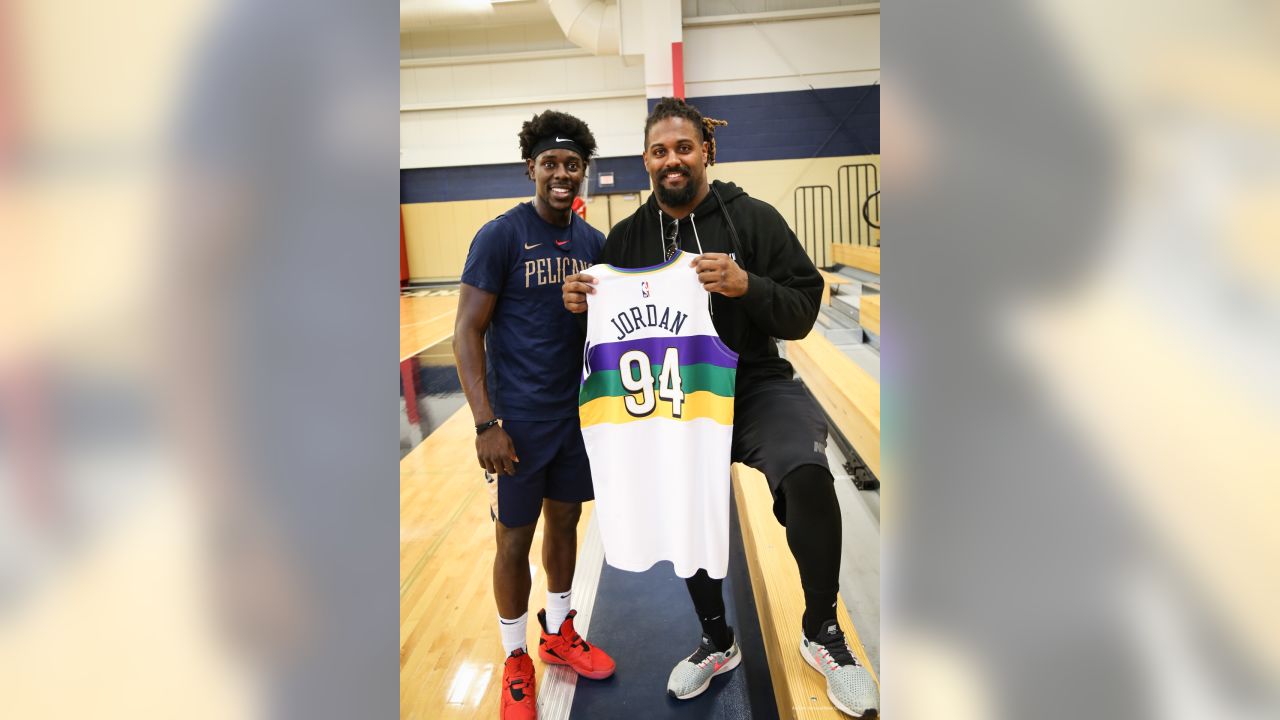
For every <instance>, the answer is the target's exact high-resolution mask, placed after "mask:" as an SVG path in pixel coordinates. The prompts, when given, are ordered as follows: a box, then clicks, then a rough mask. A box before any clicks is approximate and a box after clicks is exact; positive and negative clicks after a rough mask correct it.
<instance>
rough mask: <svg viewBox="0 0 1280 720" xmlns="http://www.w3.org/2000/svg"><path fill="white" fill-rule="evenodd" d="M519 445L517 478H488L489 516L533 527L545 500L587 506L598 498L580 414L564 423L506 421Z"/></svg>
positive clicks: (502, 476)
mask: <svg viewBox="0 0 1280 720" xmlns="http://www.w3.org/2000/svg"><path fill="white" fill-rule="evenodd" d="M502 429H503V430H506V431H507V435H510V436H511V443H512V444H513V445H515V448H516V457H518V458H520V462H518V463H516V464H515V471H516V474H515V475H501V476H495V475H491V474H489V473H487V472H486V473H485V474H484V475H485V478H484V479H485V484H486V485H487V486H488V488H489V514H490V516H491V517H493V518H496V519H498V520H501V521H502V524H503V525H506V526H507V527H512V528H513V527H520V526H522V525H528V524H529V523H531V522H534V521H536V520H537V519H538V516H539V515H541V514H542V499H543V498H550V499H552V500H559V501H561V502H586V501H587V500H591V499H593V498H594V497H595V494H594V492H593V490H592V487H591V464H590V463H589V462H587V449H586V447H585V446H584V445H583V444H582V430H581V429H579V427H578V417H577V416H576V415H575V416H573V417H570V418H565V419H562V420H538V421H533V420H504V421H502Z"/></svg>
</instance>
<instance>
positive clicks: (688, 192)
mask: <svg viewBox="0 0 1280 720" xmlns="http://www.w3.org/2000/svg"><path fill="white" fill-rule="evenodd" d="M684 177H685V182H684V187H683V188H669V187H667V186H665V185H663V184H662V182H661V181H657V182H655V183H654V184H653V187H654V192H656V193H657V194H658V200H660V201H661V202H662V204H663V205H667V206H669V207H683V206H685V205H688V204H689V203H690V202H693V197H694V196H695V195H697V194H698V188H697V186H696V185H694V183H693V175H692V173H689V172H686V173H685V176H684Z"/></svg>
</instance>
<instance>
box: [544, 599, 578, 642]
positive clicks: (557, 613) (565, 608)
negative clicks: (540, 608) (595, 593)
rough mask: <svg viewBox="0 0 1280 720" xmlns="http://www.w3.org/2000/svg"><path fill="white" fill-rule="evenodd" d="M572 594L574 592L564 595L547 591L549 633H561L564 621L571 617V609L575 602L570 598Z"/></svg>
mask: <svg viewBox="0 0 1280 720" xmlns="http://www.w3.org/2000/svg"><path fill="white" fill-rule="evenodd" d="M572 594H573V591H572V590H568V591H565V592H562V593H558V592H551V591H550V590H548V591H547V632H549V633H552V634H555V633H558V632H560V626H561V625H562V624H564V619H565V618H567V617H569V607H570V606H571V605H572V601H573V599H572V598H570V597H569V596H570V595H572Z"/></svg>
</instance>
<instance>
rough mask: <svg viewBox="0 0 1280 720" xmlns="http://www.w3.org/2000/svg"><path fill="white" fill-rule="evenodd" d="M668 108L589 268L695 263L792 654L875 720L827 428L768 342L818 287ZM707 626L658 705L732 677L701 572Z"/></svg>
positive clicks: (690, 114)
mask: <svg viewBox="0 0 1280 720" xmlns="http://www.w3.org/2000/svg"><path fill="white" fill-rule="evenodd" d="M724 124H725V123H724V122H723V121H720V120H713V119H711V118H704V117H703V116H702V113H700V112H699V111H698V109H697V108H695V107H693V106H692V105H689V104H687V103H685V102H684V101H683V100H680V99H676V98H664V99H662V100H661V101H660V102H659V103H658V104H657V105H656V106H655V107H654V109H653V111H652V112H651V113H650V114H649V117H648V119H647V120H646V122H645V151H644V162H645V167H646V168H647V169H648V171H649V177H650V179H651V181H652V183H653V189H654V192H653V195H652V196H651V197H650V198H649V201H648V202H647V203H645V204H644V206H642V207H641V208H640V209H639V210H637V211H636V213H635V214H634V215H632V216H631V217H629V218H626V219H625V220H622V221H621V222H619V223H618V224H617V225H615V226H614V228H613V230H611V231H610V232H609V237H608V239H607V240H606V241H605V245H604V248H603V250H602V251H601V253H600V255H599V256H598V257H597V259H596V262H598V263H608V264H610V265H614V266H616V267H622V268H639V267H648V266H652V265H655V264H659V263H662V262H665V261H666V260H669V259H670V258H671V257H673V256H674V255H675V254H676V253H677V252H678V251H680V250H688V251H690V252H696V253H697V254H698V257H697V258H696V259H695V260H694V261H693V264H694V266H695V267H696V268H697V271H698V279H699V280H700V281H701V282H702V285H703V288H704V289H706V291H707V292H709V293H711V312H712V315H713V319H714V323H715V327H716V331H717V332H718V333H719V335H720V338H721V339H722V340H723V341H724V342H725V344H727V345H728V346H729V347H730V348H731V349H732V350H734V351H736V352H737V353H738V374H737V383H736V388H735V392H734V396H735V399H734V432H733V449H732V459H733V461H734V462H742V463H745V464H747V465H749V466H751V467H754V468H756V469H758V470H760V471H761V472H763V473H764V475H765V477H766V478H767V479H768V482H769V488H770V490H771V491H772V493H773V497H774V507H773V510H774V514H775V515H776V516H777V518H778V520H779V521H780V522H782V524H783V525H785V526H786V528H787V544H788V545H789V546H790V548H791V552H792V555H794V556H795V559H796V564H797V565H798V566H799V569H800V583H801V585H802V586H803V589H804V595H805V612H804V617H803V619H802V622H801V625H802V627H801V630H802V633H803V634H802V637H801V640H800V650H801V653H802V654H803V655H804V658H805V660H806V661H807V662H808V663H809V665H810V666H812V667H814V668H815V669H817V670H818V671H819V672H821V673H822V674H823V675H824V676H825V677H826V678H827V695H828V697H829V698H830V699H831V700H832V702H833V703H834V704H835V705H836V707H838V708H839V709H841V710H842V711H844V712H846V713H848V714H850V715H854V716H862V715H863V714H864V713H868V714H872V715H874V714H875V713H876V712H878V708H879V693H878V691H877V689H876V686H875V683H874V682H873V681H872V679H871V676H870V674H869V673H868V672H867V671H866V669H865V668H863V667H862V666H860V665H859V664H858V662H857V660H856V659H855V658H854V656H853V654H852V653H851V652H850V651H849V647H848V645H847V644H846V642H845V637H844V634H843V633H842V632H841V631H840V628H839V625H838V623H837V622H836V619H835V618H836V611H835V604H836V593H837V591H838V590H839V577H838V576H839V572H840V547H841V524H840V505H839V501H838V500H837V499H836V494H835V488H834V484H833V479H832V475H831V471H830V469H829V467H828V465H827V458H826V452H825V449H826V439H827V424H826V421H825V419H824V418H823V416H822V413H821V411H820V410H819V409H818V408H817V406H816V405H815V404H814V402H813V400H812V398H810V397H809V395H808V394H807V393H806V392H805V390H804V388H803V387H802V386H801V385H800V384H799V382H798V381H796V380H794V379H793V374H794V373H793V370H792V367H791V364H790V363H789V362H787V361H786V360H785V359H783V358H781V357H779V356H778V346H777V342H776V340H775V339H784V340H797V339H800V338H803V337H804V336H806V335H808V334H809V331H810V330H811V329H812V328H813V323H814V321H815V320H816V319H817V316H818V304H819V301H820V298H821V296H822V285H823V280H822V277H821V276H820V275H819V274H818V270H817V268H815V267H814V265H813V262H812V261H810V260H809V257H808V255H807V254H806V253H805V251H804V249H803V248H802V247H801V245H800V243H799V241H798V240H797V239H796V236H795V234H794V233H793V232H792V231H791V229H790V228H789V227H788V226H787V223H786V221H785V220H784V219H783V218H782V215H781V214H779V213H778V211H777V210H776V209H775V208H774V207H773V206H771V205H769V204H768V203H765V202H762V201H760V200H756V199H755V198H752V197H750V196H748V195H747V194H746V192H744V191H743V190H741V189H740V188H738V186H736V185H734V184H733V183H724V182H721V181H719V180H717V181H715V182H713V183H708V182H707V174H706V168H707V167H708V166H710V165H712V164H714V163H715V128H716V126H718V125H724ZM594 283H595V279H594V278H591V277H590V276H588V275H585V274H577V275H571V276H569V277H568V278H567V279H566V281H565V284H564V287H563V295H564V304H565V307H566V308H568V309H569V310H570V311H572V312H575V313H582V312H585V311H586V309H587V303H586V295H587V294H590V293H594V288H593V287H592V285H593V284H594ZM686 583H687V585H688V589H689V595H690V597H691V598H692V600H693V605H694V609H695V610H696V611H697V613H698V618H699V620H700V621H701V623H702V629H703V637H702V641H701V643H700V645H699V647H698V649H697V650H696V651H695V652H694V653H693V654H692V655H691V656H689V657H688V658H686V659H684V660H682V661H681V662H680V663H678V664H677V665H676V667H675V669H674V670H672V673H671V677H670V679H669V681H668V683H667V693H668V694H669V695H671V696H672V697H675V698H679V699H688V698H691V697H694V696H696V695H698V694H701V693H702V692H703V691H704V690H706V689H707V687H708V686H709V685H710V683H711V678H712V677H713V676H714V675H718V674H721V673H723V672H728V671H729V670H731V669H733V668H734V667H736V666H737V665H738V662H739V649H738V644H737V642H736V641H735V640H734V635H733V629H732V628H730V627H729V626H728V624H727V623H726V621H725V615H724V611H725V608H724V595H723V590H722V587H721V586H722V584H723V579H715V578H711V577H710V576H708V575H707V572H706V571H705V570H699V571H698V572H697V573H696V574H695V575H693V576H692V577H690V578H688V579H687V581H686Z"/></svg>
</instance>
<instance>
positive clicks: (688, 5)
mask: <svg viewBox="0 0 1280 720" xmlns="http://www.w3.org/2000/svg"><path fill="white" fill-rule="evenodd" d="M876 1H877V0H681V3H680V5H681V9H682V10H683V11H684V16H685V17H700V16H702V17H705V16H710V15H737V14H739V13H760V12H776V11H780V10H808V9H812V8H827V7H844V6H849V5H865V4H867V3H868V2H876Z"/></svg>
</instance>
